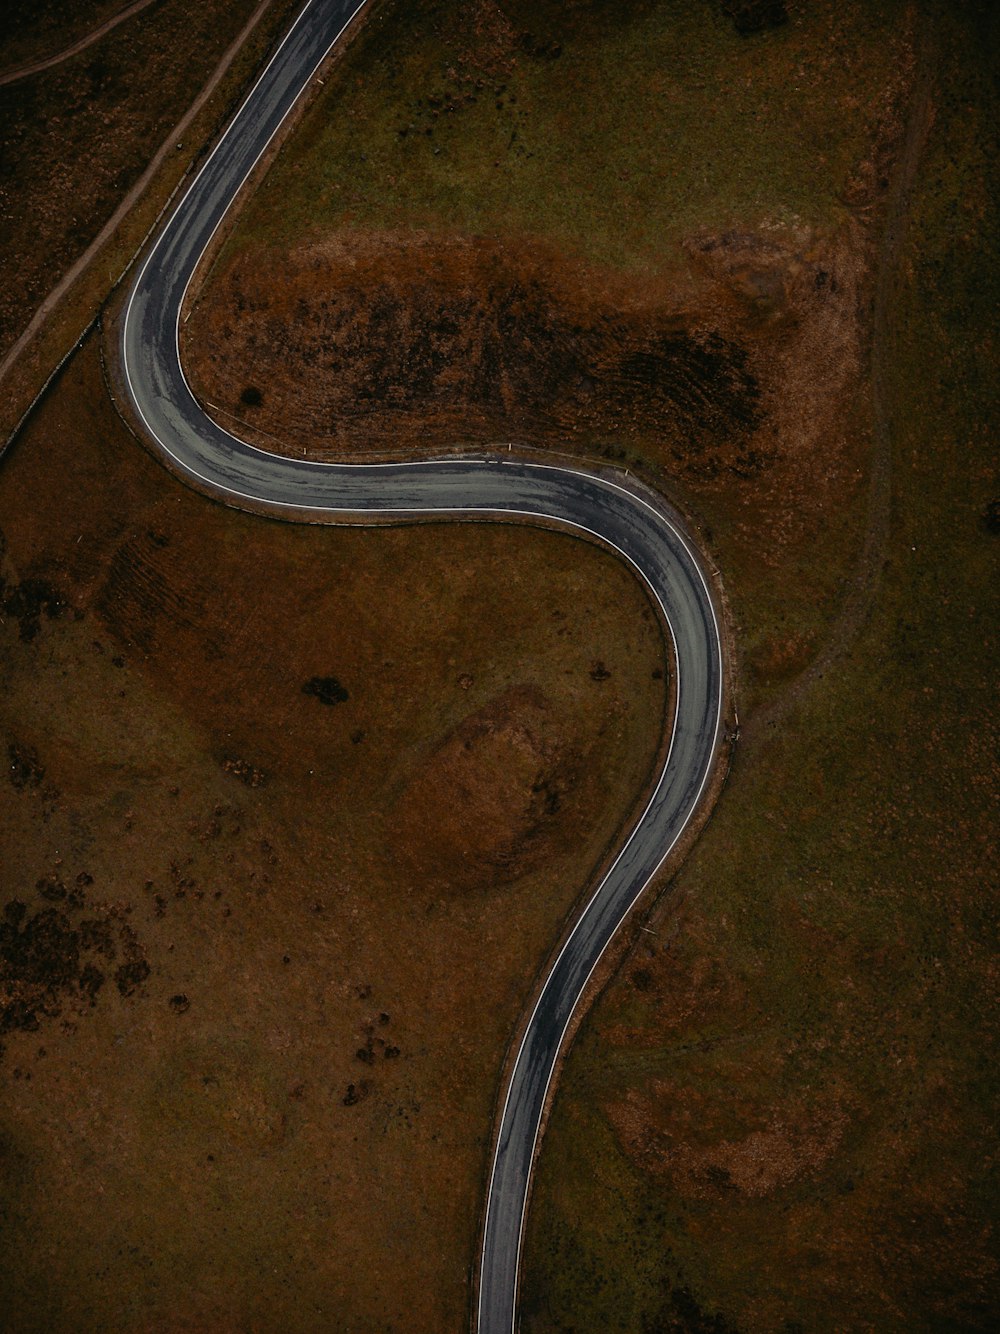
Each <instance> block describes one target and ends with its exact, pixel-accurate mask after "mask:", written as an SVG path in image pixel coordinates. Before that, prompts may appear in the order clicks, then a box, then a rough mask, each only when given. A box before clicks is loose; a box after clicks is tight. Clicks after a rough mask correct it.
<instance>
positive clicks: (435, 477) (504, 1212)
mask: <svg viewBox="0 0 1000 1334" xmlns="http://www.w3.org/2000/svg"><path fill="white" fill-rule="evenodd" d="M363 3H364V0H309V2H308V3H307V4H306V6H305V8H304V9H303V11H302V12H301V14H300V15H299V18H298V19H297V21H296V22H295V24H294V26H293V27H292V29H291V30H290V31H289V33H288V35H287V36H286V38H285V40H284V42H283V43H282V45H281V46H280V48H279V49H278V51H277V52H276V53H275V55H274V57H273V58H272V60H271V62H270V64H269V65H268V66H267V68H266V69H265V70H264V72H263V74H261V76H260V78H259V79H258V81H257V83H256V84H255V85H254V87H253V89H252V91H251V92H250V94H249V96H248V98H247V100H246V102H245V103H244V104H243V106H242V108H241V109H240V111H239V112H238V113H237V115H236V117H235V118H234V120H233V121H232V123H231V124H230V126H229V128H228V130H227V131H226V133H225V135H224V136H223V138H222V139H221V141H220V142H219V144H218V146H217V147H216V149H215V151H214V152H213V153H212V155H211V156H210V157H209V159H208V160H207V161H206V163H205V164H204V166H203V167H202V169H201V171H200V172H199V174H198V176H197V177H196V179H195V180H194V182H193V184H192V185H191V186H190V188H189V189H188V191H187V193H186V194H185V195H184V197H183V198H182V200H181V202H180V203H179V205H178V206H177V207H176V209H175V210H174V211H173V213H172V214H171V215H170V217H169V218H168V220H167V221H166V223H165V224H164V225H163V227H162V229H161V230H160V232H159V234H158V236H157V237H156V239H155V241H154V243H153V244H152V248H151V249H150V251H149V253H148V255H147V257H146V259H145V262H144V264H143V265H142V268H141V271H140V273H139V276H138V278H137V279H136V280H135V283H134V286H133V288H132V291H131V294H130V296H129V299H128V302H127V306H126V308H125V312H124V314H123V317H122V321H121V332H120V356H121V371H122V378H123V382H124V385H125V388H126V392H127V395H128V397H129V399H130V400H131V402H130V409H131V411H132V412H133V413H134V414H135V416H136V418H137V419H138V422H139V423H140V424H141V427H142V429H143V430H144V431H145V433H146V434H147V436H148V439H149V442H150V444H151V445H152V447H153V448H154V449H155V450H156V451H157V453H158V454H159V455H160V457H161V458H162V459H163V461H164V462H165V463H166V464H167V465H168V466H169V467H170V468H171V469H173V470H174V471H175V472H176V473H178V474H179V475H180V476H181V477H183V478H185V479H186V480H187V481H188V482H189V483H191V484H192V485H194V486H196V487H197V488H199V489H200V490H203V491H207V492H208V493H209V494H211V495H214V496H216V497H218V498H221V499H223V500H226V501H228V503H230V504H233V505H237V506H240V507H243V508H249V509H253V508H259V509H266V510H267V511H268V512H269V513H272V514H278V515H280V516H281V517H283V518H286V519H288V520H291V521H295V520H308V521H312V522H316V521H317V520H318V521H321V522H327V523H347V522H354V523H357V522H365V521H366V520H368V521H370V522H386V521H390V522H391V521H398V522H405V521H407V520H413V519H416V518H422V519H424V518H428V517H439V518H442V519H447V518H463V519H469V518H480V519H490V518H493V519H499V520H511V519H515V520H520V521H523V522H528V523H531V522H536V523H543V524H545V525H546V526H555V527H558V528H561V529H563V530H565V531H567V532H570V533H576V534H582V535H585V536H587V537H588V538H590V539H591V540H597V541H598V542H600V543H602V544H603V545H605V546H606V547H608V548H610V549H611V550H612V551H614V552H616V553H617V554H618V556H619V557H620V558H621V559H622V560H624V561H625V562H626V563H627V564H628V565H629V566H630V567H631V568H632V570H633V571H634V573H635V574H636V575H637V577H638V578H639V579H640V580H641V582H642V583H643V584H644V585H645V587H646V588H647V590H648V591H649V593H650V595H651V597H652V598H653V600H654V603H655V604H656V605H658V607H659V610H660V613H661V615H662V617H663V620H664V623H665V624H666V626H667V627H668V631H669V634H670V636H671V638H672V640H673V648H674V666H675V683H674V684H675V710H674V720H673V733H672V736H671V740H670V745H669V749H668V751H667V753H666V757H665V759H664V761H663V764H662V769H661V771H660V773H659V775H658V778H657V780H656V784H655V788H654V789H653V791H652V795H651V797H650V798H649V801H648V804H647V806H646V808H645V810H644V811H643V812H642V815H641V816H640V818H639V820H638V822H637V823H636V825H635V827H634V828H633V829H632V831H631V833H630V834H629V836H628V839H627V841H626V843H625V845H624V846H623V847H622V849H621V851H620V852H619V853H618V855H617V857H616V858H615V860H614V862H613V863H612V865H611V866H610V869H609V870H608V871H607V872H606V874H605V875H604V877H603V878H602V879H601V881H600V883H599V884H598V885H597V887H596V889H595V890H594V892H593V894H592V896H591V898H590V900H589V901H588V902H587V904H586V906H585V907H584V908H583V909H582V911H581V913H580V916H579V918H578V920H577V921H576V924H575V926H574V927H573V929H572V930H571V931H570V932H569V933H568V935H567V936H566V939H565V943H564V944H563V946H562V949H561V951H560V953H559V955H558V957H557V958H556V960H555V963H554V964H553V966H552V968H551V970H550V971H549V973H548V976H547V977H546V979H545V981H544V984H543V985H542V987H541V989H540V991H539V992H538V995H537V1000H536V1002H535V1005H534V1009H533V1010H532V1013H531V1015H530V1018H529V1019H528V1022H527V1024H526V1026H525V1027H524V1030H523V1036H522V1038H521V1041H520V1045H519V1047H518V1050H517V1052H516V1056H515V1057H514V1060H513V1065H512V1068H511V1073H510V1076H509V1082H508V1084H507V1088H506V1094H505V1098H504V1104H503V1111H502V1115H501V1119H500V1124H499V1129H498V1131H497V1136H496V1143H495V1148H494V1156H493V1162H492V1169H491V1173H490V1178H489V1194H488V1198H487V1204H486V1215H485V1220H484V1224H483V1233H482V1251H481V1255H480V1258H479V1284H478V1305H477V1315H476V1319H477V1328H478V1331H479V1334H511V1331H512V1330H513V1329H514V1328H515V1322H516V1314H517V1284H518V1267H519V1261H520V1253H521V1239H522V1232H523V1225H524V1216H525V1209H526V1204H527V1197H528V1185H529V1180H530V1175H531V1168H532V1162H533V1158H534V1153H535V1146H536V1142H537V1139H538V1134H539V1128H540V1124H541V1118H542V1113H543V1110H544V1107H545V1102H546V1097H547V1094H548V1090H549V1085H550V1083H551V1080H552V1074H553V1070H554V1068H555V1065H556V1061H557V1058H558V1055H559V1052H560V1048H561V1045H562V1043H563V1040H564V1037H565V1034H566V1031H567V1027H568V1025H569V1023H570V1020H571V1018H572V1015H573V1011H574V1009H575V1007H576V1005H577V1002H578V1001H579V999H580V997H581V995H582V993H583V991H584V988H585V987H586V985H587V982H588V980H589V978H590V976H591V974H592V972H593V971H594V968H595V967H596V965H597V963H598V961H599V959H600V958H601V956H602V954H603V952H604V950H605V949H606V948H607V946H608V944H609V943H610V941H611V939H612V937H613V936H614V934H615V932H616V930H617V928H618V927H619V925H620V924H621V922H622V920H623V919H624V917H625V916H626V914H627V913H628V911H629V909H630V908H631V906H632V905H633V903H634V902H635V901H636V899H637V898H638V897H639V895H640V894H641V893H642V891H643V889H644V888H645V886H646V885H647V884H648V883H649V881H650V879H651V878H652V877H653V875H654V874H655V873H656V871H657V869H658V868H659V866H660V865H661V864H662V862H663V861H664V859H665V858H666V857H667V856H668V854H669V853H670V851H671V849H672V848H673V847H674V845H675V844H676V842H677V840H678V839H679V838H680V836H681V834H682V833H683V831H684V829H685V828H686V826H687V825H688V823H689V821H690V820H691V817H692V815H693V813H694V811H695V809H696V807H697V805H698V802H699V799H700V798H701V796H702V794H703V792H704V791H705V788H706V785H707V782H708V779H709V775H710V773H711V772H712V769H713V765H714V761H715V756H716V752H717V748H718V743H719V735H720V726H721V719H722V702H723V680H724V677H723V660H722V646H721V639H720V634H719V626H718V620H717V617H716V613H715V609H714V607H713V601H712V595H711V592H710V590H709V582H708V580H707V579H706V577H705V575H704V573H703V567H702V564H701V562H700V560H699V558H698V556H697V554H696V552H695V550H694V548H693V546H692V543H691V541H690V539H689V538H686V537H685V536H684V534H683V533H682V531H681V527H680V524H679V521H678V519H677V517H676V516H675V515H673V514H672V513H671V512H670V511H669V509H668V508H667V507H666V506H665V504H664V503H663V502H662V501H660V500H659V499H658V498H657V497H656V496H655V495H654V494H653V493H652V492H648V491H646V490H644V489H642V488H640V487H639V486H637V485H633V484H631V483H630V482H629V480H628V479H621V480H619V481H614V480H611V479H609V478H607V477H604V476H599V475H597V474H594V473H590V472H588V471H587V470H586V469H584V468H577V467H569V466H565V465H558V466H557V465H553V464H544V463H529V462H524V461H523V460H521V459H519V458H517V457H516V456H514V455H511V454H508V455H506V456H504V457H502V458H492V457H485V458H479V457H477V458H469V459H460V458H444V459H439V460H425V461H420V462H412V463H388V464H372V465H368V464H363V465H362V464H335V463H333V464H331V463H315V462H309V461H307V460H305V459H302V460H300V459H291V458H284V457H279V456H277V455H273V454H268V453H265V452H263V451H262V450H260V449H257V448H254V447H253V446H251V445H249V444H246V443H244V442H243V441H241V440H239V439H237V438H236V437H235V436H233V435H231V434H229V433H228V432H227V431H225V430H223V429H222V428H221V427H220V426H218V425H217V424H216V423H215V422H214V421H212V420H211V418H209V417H208V416H207V415H206V414H205V412H204V411H203V410H202V408H201V406H200V405H199V404H198V402H197V401H196V399H195V397H194V395H193V394H192V393H191V390H190V388H189V387H188V384H187V381H186V379H185V377H184V371H183V369H182V367H181V362H180V351H179V327H180V318H181V308H182V306H183V303H184V299H185V295H186V293H187V289H188V287H189V285H190V283H191V279H192V277H193V275H194V272H195V269H196V267H197V265H198V262H199V260H200V258H201V256H202V255H203V253H204V252H205V250H206V248H207V247H208V245H209V244H210V242H211V240H212V238H213V235H214V233H215V231H216V229H217V228H218V226H219V224H220V222H221V221H222V218H223V216H224V215H225V213H226V212H227V210H228V209H229V207H230V205H231V204H232V202H233V200H234V199H235V197H236V195H237V193H238V192H239V190H240V188H241V186H242V185H243V183H244V181H245V180H246V178H247V176H248V175H249V173H250V172H251V170H252V169H253V167H254V165H255V164H256V162H257V161H258V159H259V158H260V156H261V154H262V153H263V152H264V150H265V149H266V147H267V145H268V143H269V142H270V140H271V139H272V137H273V136H274V135H275V133H276V132H277V131H278V129H279V127H280V126H281V124H282V122H283V121H284V119H285V117H286V116H287V115H288V114H289V112H290V111H291V109H292V107H293V105H294V104H295V102H296V101H297V100H298V98H299V97H300V96H301V95H302V94H303V92H304V91H305V89H306V87H307V86H308V84H309V81H310V79H311V78H312V76H313V74H314V73H315V71H316V70H317V68H318V67H319V65H320V64H321V62H322V61H323V59H324V57H325V56H326V55H327V53H328V52H329V50H330V49H331V48H332V46H333V45H334V43H335V42H336V41H337V39H338V38H339V37H340V36H341V34H342V33H343V32H344V30H345V28H346V27H347V25H348V24H349V23H350V21H351V19H352V18H353V17H354V15H355V14H356V13H357V11H358V10H359V9H361V7H362V4H363Z"/></svg>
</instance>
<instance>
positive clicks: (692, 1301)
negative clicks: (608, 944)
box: [524, 9, 998, 1334]
mask: <svg viewBox="0 0 1000 1334" xmlns="http://www.w3.org/2000/svg"><path fill="white" fill-rule="evenodd" d="M932 17H933V18H934V20H935V26H934V28H933V29H932V33H933V36H932V39H931V42H930V44H929V55H930V58H931V59H932V60H933V62H934V71H935V72H934V81H933V91H932V98H933V106H934V121H933V127H932V130H931V133H930V135H929V138H928V141H927V144H926V148H925V153H924V156H923V159H922V162H921V167H920V170H919V173H918V176H917V185H916V189H915V193H914V196H913V198H912V202H911V209H910V214H909V217H908V220H907V226H906V232H905V237H904V240H903V243H902V245H901V247H900V251H899V254H898V256H897V258H896V273H895V285H894V293H893V301H892V305H891V310H890V317H889V327H888V329H887V331H886V344H885V353H884V355H885V358H886V376H887V383H888V395H889V403H890V412H891V420H892V424H893V431H892V479H893V481H892V523H891V534H890V538H889V541H888V543H887V546H886V549H885V551H884V553H883V562H884V564H883V570H882V575H881V579H880V582H879V587H878V594H877V597H876V600H875V603H874V606H873V608H872V612H871V617H870V620H869V621H868V623H867V625H866V626H865V628H864V630H863V631H862V633H861V634H860V635H859V636H858V638H857V640H856V641H855V642H854V643H853V644H852V645H851V646H850V649H849V651H848V652H847V653H846V654H845V655H844V656H843V657H842V658H840V660H839V661H838V662H837V663H836V664H835V667H834V669H833V670H831V671H829V672H827V673H826V674H825V675H824V677H823V679H822V680H819V681H816V682H815V683H814V684H813V686H812V687H811V688H810V689H809V690H808V692H806V693H805V694H804V695H803V697H802V698H801V701H800V702H799V703H798V704H797V705H796V706H795V707H794V708H793V709H792V710H791V711H790V712H789V714H788V715H787V717H786V718H785V719H784V721H783V722H782V723H781V724H780V727H779V728H778V729H777V730H776V731H770V730H769V731H768V732H767V733H760V732H758V733H752V734H751V737H750V738H749V740H748V742H747V744H746V745H745V746H744V747H743V749H742V752H741V753H740V755H739V759H738V763H737V767H736V769H735V771H734V773H733V777H732V781H731V783H730V785H729V787H728V789H727V791H726V793H725V796H724V798H723V801H722V802H721V803H720V806H719V808H718V809H717V813H716V817H715V819H714V821H713V823H712V825H711V827H710V829H709V831H708V833H707V834H706V835H705V836H704V838H703V839H702V841H701V843H700V844H699V846H698V848H697V850H696V852H695V854H694V855H693V857H692V858H691V860H690V861H689V863H688V864H687V865H686V867H685V869H684V870H683V872H682V873H681V875H680V876H679V878H678V883H677V884H676V886H675V890H674V893H673V895H672V896H671V898H670V899H669V900H668V901H667V902H666V903H664V905H663V907H662V908H661V909H660V910H659V911H658V912H657V913H656V915H655V917H654V919H653V921H652V925H653V927H654V929H655V930H656V931H657V933H658V935H657V938H656V939H655V940H654V939H653V938H652V937H650V938H648V939H649V940H650V941H651V948H650V949H649V950H648V951H643V952H642V953H640V954H637V955H636V956H635V957H633V958H632V959H631V960H629V961H628V962H627V963H626V964H625V965H624V966H623V968H622V970H621V972H620V974H619V977H618V978H617V980H616V982H615V983H614V984H613V985H612V986H611V987H610V988H609V989H608V991H607V993H606V994H605V996H604V997H603V999H602V1001H601V1002H600V1004H599V1005H598V1006H597V1007H596V1008H595V1010H594V1011H593V1013H592V1015H591V1017H590V1020H589V1022H588V1024H587V1027H586V1030H585V1033H584V1035H583V1036H582V1038H581V1040H580V1041H579V1043H578V1045H577V1047H576V1049H575V1051H574V1054H573V1059H572V1060H571V1061H570V1063H569V1065H568V1067H567V1073H566V1077H565V1079H564V1082H563V1085H562V1087H561V1089H560V1092H559V1094H558V1095H557V1100H556V1109H555V1113H554V1116H553V1118H552V1122H551V1125H550V1129H549V1133H548V1136H547V1139H546V1146H545V1152H544V1153H543V1155H542V1160H541V1168H540V1173H539V1180H538V1187H537V1192H536V1195H535V1202H534V1212H533V1213H532V1215H531V1233H530V1241H529V1246H528V1261H527V1267H526V1280H525V1292H524V1302H525V1309H526V1312H527V1318H526V1322H525V1325H526V1328H527V1329H531V1330H546V1331H548V1330H568V1329H575V1330H589V1329H595V1330H596V1329H608V1330H628V1331H635V1330H673V1329H676V1330H699V1331H700V1330H705V1331H708V1330H711V1331H716V1332H717V1334H723V1332H724V1331H729V1330H777V1329H785V1330H791V1329H808V1330H843V1329H878V1330H916V1329H922V1330H941V1329H956V1330H957V1329H962V1330H966V1329H982V1330H986V1329H989V1328H991V1326H992V1324H993V1322H994V1319H995V1312H996V1296H997V1292H996V1266H995V1257H994V1254H993V1248H992V1241H991V1225H990V1217H991V1213H992V1207H993V1202H994V1201H995V1191H996V1180H995V1168H994V1164H993V1155H992V1149H991V1140H992V1134H991V1130H990V1126H991V1124H992V1122H993V1118H994V1115H995V1108H996V1080H995V1068H994V1065H993V1060H992V1057H991V1056H990V1052H991V1050H993V1051H995V1042H996V1031H995V1015H996V990H995V966H994V960H995V949H996V942H995V920H996V898H995V875H994V868H993V864H992V863H993V853H992V851H991V846H992V840H993V835H994V831H995V828H996V793H997V764H996V746H995V742H996V731H995V723H996V717H995V712H994V710H993V695H992V685H991V682H992V680H993V678H994V675H995V664H996V651H997V644H996V610H997V607H996V588H995V579H994V573H993V572H995V562H996V549H995V544H996V541H997V537H996V523H995V520H994V521H992V522H991V521H990V519H989V515H990V513H991V511H990V510H989V505H990V502H991V501H992V499H993V496H994V492H995V487H996V479H995V474H994V472H993V462H994V461H995V460H991V455H992V453H993V446H992V439H991V437H992V431H993V425H991V424H995V422H996V377H995V369H996V341H995V321H994V318H993V311H994V309H995V302H996V273H997V259H998V254H997V235H996V227H995V217H996V212H995V209H996V184H997V176H996V157H995V145H992V146H991V144H990V135H989V130H988V128H987V127H988V126H989V124H990V123H991V122H992V120H993V117H995V114H996V102H995V90H994V89H993V88H991V85H990V80H989V70H988V65H987V60H986V53H987V52H988V51H990V50H995V49H996V38H997V31H996V23H995V18H994V19H992V20H990V19H988V18H987V16H986V11H985V9H983V10H981V11H980V12H979V14H978V15H976V14H974V13H973V12H970V13H969V14H967V15H966V16H965V17H964V20H963V19H959V18H958V17H957V16H955V15H954V14H949V13H945V12H943V11H941V12H938V13H937V14H935V15H933V16H932Z"/></svg>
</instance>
